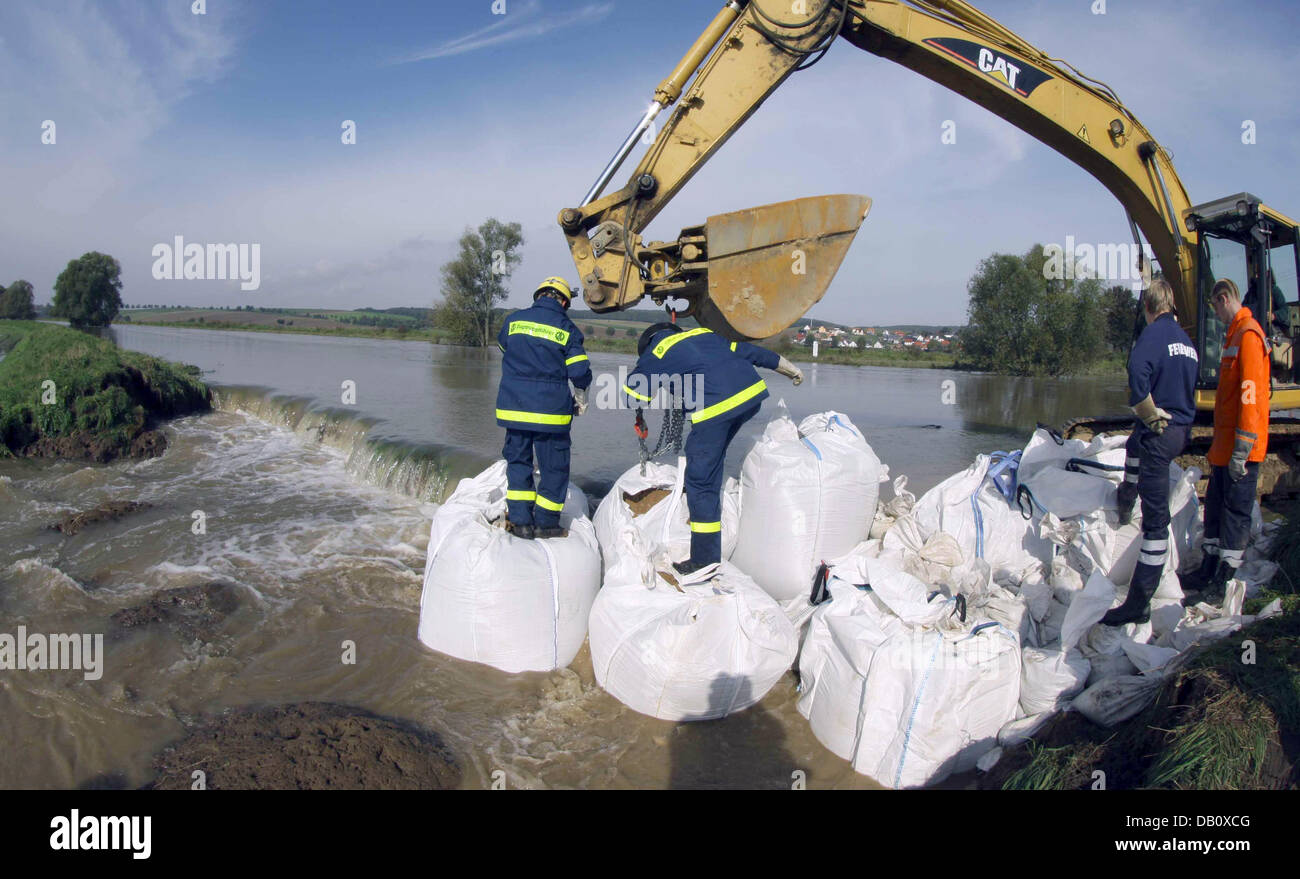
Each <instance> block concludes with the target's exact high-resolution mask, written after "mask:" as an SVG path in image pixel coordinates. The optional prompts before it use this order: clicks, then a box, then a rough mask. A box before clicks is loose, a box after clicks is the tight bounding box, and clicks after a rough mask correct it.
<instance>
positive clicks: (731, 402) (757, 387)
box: [691, 378, 767, 424]
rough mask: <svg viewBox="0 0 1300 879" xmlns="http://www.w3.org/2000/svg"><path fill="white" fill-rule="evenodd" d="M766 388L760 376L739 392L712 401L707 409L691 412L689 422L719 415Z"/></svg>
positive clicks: (696, 421) (693, 422)
mask: <svg viewBox="0 0 1300 879" xmlns="http://www.w3.org/2000/svg"><path fill="white" fill-rule="evenodd" d="M766 390H767V385H766V384H764V383H763V380H762V379H761V378H760V379H759V380H758V381H756V382H754V383H753V384H752V385H750V386H749V387H747V388H745V389H744V390H743V391H741V392H740V393H739V394H732V395H731V396H730V397H728V398H727V399H725V400H722V401H721V402H718V403H714V404H713V405H712V406H710V407H709V408H707V409H701V410H700V411H699V412H693V413H691V423H692V424H698V423H699V422H701V421H707V420H708V419H710V418H712V417H713V416H715V415H721V414H722V413H723V412H727V411H728V410H731V409H735V408H736V407H737V406H739V405H740V404H741V403H744V402H746V401H748V400H752V399H754V398H755V397H757V396H758V395H759V394H761V393H763V391H766Z"/></svg>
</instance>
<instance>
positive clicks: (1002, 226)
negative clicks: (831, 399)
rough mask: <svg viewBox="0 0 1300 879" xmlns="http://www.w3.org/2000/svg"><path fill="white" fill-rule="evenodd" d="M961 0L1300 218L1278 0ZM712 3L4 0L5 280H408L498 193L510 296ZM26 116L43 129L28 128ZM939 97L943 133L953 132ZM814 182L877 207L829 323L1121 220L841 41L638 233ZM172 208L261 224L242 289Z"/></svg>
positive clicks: (1219, 189) (903, 302) (797, 192)
mask: <svg viewBox="0 0 1300 879" xmlns="http://www.w3.org/2000/svg"><path fill="white" fill-rule="evenodd" d="M768 2H771V0H768ZM977 5H978V6H979V7H980V8H981V9H982V10H983V11H985V12H987V13H988V14H990V15H992V16H994V17H996V18H998V19H999V20H1001V21H1002V22H1003V23H1004V24H1006V25H1007V26H1009V27H1011V28H1012V29H1014V30H1016V31H1018V32H1019V33H1020V34H1021V35H1022V36H1024V37H1026V38H1027V39H1029V40H1030V41H1031V42H1034V43H1035V44H1037V45H1039V46H1040V47H1042V48H1044V49H1045V50H1047V51H1048V52H1049V53H1051V54H1053V55H1055V56H1056V57H1060V58H1064V59H1066V60H1068V61H1070V62H1071V63H1073V64H1074V65H1075V66H1076V67H1078V68H1080V69H1081V70H1083V71H1084V72H1085V73H1088V74H1089V75H1091V76H1093V77H1096V78H1098V79H1102V80H1104V81H1106V82H1107V83H1109V84H1110V85H1112V86H1113V87H1114V88H1115V89H1116V90H1117V91H1118V92H1119V94H1120V96H1121V97H1122V98H1123V99H1124V101H1125V102H1126V103H1127V104H1128V105H1129V107H1130V108H1131V109H1133V110H1134V112H1135V113H1136V114H1137V115H1138V116H1139V118H1141V119H1142V121H1143V122H1144V123H1145V124H1146V125H1147V127H1148V128H1150V129H1151V130H1152V131H1153V133H1154V134H1155V135H1156V137H1157V138H1158V139H1159V140H1160V141H1161V142H1162V143H1163V144H1164V145H1165V146H1166V147H1167V148H1168V149H1170V150H1171V151H1172V153H1173V156H1174V161H1175V164H1176V166H1177V168H1178V170H1179V172H1180V175H1181V176H1182V178H1183V181H1184V183H1185V184H1186V186H1187V188H1188V190H1189V193H1190V194H1191V197H1192V199H1193V200H1194V201H1208V200H1210V199H1212V198H1217V197H1219V196H1223V195H1227V194H1230V193H1235V192H1238V191H1241V190H1249V191H1252V192H1254V193H1255V194H1257V195H1259V196H1261V197H1262V198H1264V199H1265V200H1266V201H1267V202H1268V203H1270V204H1272V205H1273V206H1275V207H1277V208H1279V209H1281V210H1283V211H1285V212H1288V213H1290V214H1291V215H1293V216H1295V215H1300V183H1298V182H1297V179H1296V174H1295V170H1294V169H1295V165H1296V156H1297V147H1298V146H1300V115H1298V113H1297V107H1298V106H1300V102H1298V101H1297V100H1296V94H1295V88H1296V85H1295V84H1296V83H1297V82H1298V81H1300V58H1298V56H1297V53H1296V51H1295V49H1294V47H1293V43H1294V39H1295V37H1294V34H1295V31H1296V25H1297V23H1298V19H1300V7H1297V6H1296V4H1294V3H1291V2H1281V0H1274V2H1262V0H1261V2H1233V3H1230V4H1225V3H1223V2H1221V0H1142V2H1137V0H1108V2H1107V4H1106V5H1107V12H1106V14H1105V15H1094V14H1092V12H1091V8H1090V7H1091V6H1092V0H1052V2H1045V0H1038V2H1029V0H983V2H980V3H977ZM720 6H721V3H720V2H719V0H656V2H632V0H574V2H565V0H506V14H505V15H493V14H492V2H491V0H469V2H428V0H418V2H417V0H409V2H383V0H371V2H365V3H362V2H343V0H312V2H287V0H285V2H277V0H266V2H241V0H207V3H206V7H207V14H206V15H193V14H192V13H191V3H190V0H152V2H148V0H122V2H72V0H41V2H37V0H6V2H5V3H4V4H3V5H2V6H0V121H2V122H3V124H0V192H3V193H4V195H5V198H4V209H3V210H0V283H8V282H9V281H11V280H13V279H16V278H19V277H23V278H26V279H28V280H30V281H32V282H33V284H35V286H36V289H37V299H38V301H47V300H48V298H49V296H50V295H51V292H50V291H51V287H52V285H53V283H54V279H55V277H57V275H58V273H59V271H60V270H61V269H62V268H63V266H64V265H65V264H66V263H67V261H68V260H69V259H71V258H73V257H75V256H77V255H79V254H81V253H83V252H85V251H87V250H102V251H105V252H108V253H111V254H113V255H114V256H116V257H117V258H118V259H119V261H120V262H121V263H122V266H123V282H124V290H123V296H124V299H125V300H126V301H127V302H129V303H149V302H166V303H176V304H193V305H209V304H219V305H244V304H252V305H255V306H276V305H279V306H301V305H317V306H323V307H345V308H354V307H360V306H378V307H385V306H393V305H428V304H432V303H433V302H434V301H435V300H436V299H437V298H438V291H437V278H438V267H439V266H440V265H441V264H442V263H443V262H445V261H446V260H447V259H449V258H450V257H451V256H452V255H453V254H454V251H455V240H456V238H457V236H458V235H459V233H460V232H461V230H462V229H463V228H464V227H465V226H466V225H477V224H478V223H479V222H481V221H482V220H483V219H484V218H486V217H488V216H496V217H499V218H501V219H509V220H518V221H519V222H521V223H522V224H523V226H524V230H525V235H526V238H527V243H526V246H525V248H524V257H525V258H524V263H523V265H522V266H521V267H520V269H519V270H518V271H517V272H516V274H515V277H514V279H513V282H512V286H513V293H512V296H511V300H510V302H511V303H512V304H516V305H522V304H524V303H525V302H526V301H527V299H528V293H529V291H530V290H531V289H532V287H533V286H534V285H535V283H536V281H537V280H539V279H540V278H542V277H544V276H546V275H551V274H562V275H564V276H567V277H573V276H574V275H575V271H574V269H573V266H572V263H571V262H570V260H569V257H568V253H567V250H566V249H565V247H564V242H563V238H562V236H561V235H560V232H559V230H558V227H557V226H556V225H555V223H554V217H555V214H556V212H557V211H558V210H559V209H560V208H562V207H565V206H569V205H571V204H574V203H576V202H577V201H578V199H579V198H580V197H581V195H582V193H583V192H584V191H585V190H586V188H587V186H588V185H589V184H590V183H591V181H592V180H593V179H594V177H595V176H596V174H597V173H598V172H599V170H600V168H601V167H602V166H603V165H604V162H605V160H606V159H607V158H608V156H609V155H610V154H611V153H612V151H613V150H614V148H615V147H616V146H617V144H618V142H619V141H620V140H621V138H622V136H623V135H624V134H625V133H626V131H627V130H628V129H629V128H630V126H631V125H632V124H633V122H635V120H636V117H637V116H638V114H639V113H640V111H641V110H642V109H643V108H644V106H645V103H646V101H647V99H648V98H649V95H650V93H651V91H652V90H653V88H654V86H655V85H656V84H657V83H658V82H659V81H660V80H661V79H662V78H663V76H664V75H665V74H666V73H667V71H668V70H669V69H670V68H671V67H672V65H673V64H674V63H675V62H676V60H677V59H678V57H680V55H681V53H682V52H683V51H684V49H685V48H686V47H687V46H688V45H689V44H690V42H691V41H692V40H693V39H694V38H695V36H696V35H697V34H698V33H699V31H700V30H701V29H702V28H703V26H704V25H705V24H706V23H707V22H708V21H709V20H710V19H711V18H712V16H713V15H714V13H715V12H716V11H717V9H718V8H720ZM1234 58H1241V59H1243V60H1241V61H1239V62H1236V61H1233V59H1234ZM47 119H49V120H53V121H54V122H55V124H56V125H57V142H56V143H55V144H53V145H48V144H42V143H41V125H42V122H43V121H44V120H47ZM345 119H352V120H355V121H356V124H357V143H356V144H355V145H352V146H345V145H343V144H342V143H341V142H340V133H341V128H340V126H341V124H342V121H343V120H345ZM949 119H951V120H953V121H955V122H956V123H957V132H958V139H957V144H955V145H948V146H945V145H942V144H941V143H940V128H941V125H942V124H943V122H944V120H949ZM1244 119H1252V120H1254V121H1255V123H1256V125H1257V130H1258V142H1257V143H1256V144H1255V145H1253V146H1246V145H1243V144H1242V143H1241V138H1240V133H1241V123H1242V120H1244ZM630 168H631V164H630V163H629V165H628V166H627V168H626V170H630ZM620 176H621V175H620ZM831 192H860V193H863V194H865V195H869V196H871V197H872V198H873V199H874V202H875V203H874V207H873V209H872V213H871V216H870V217H869V218H868V219H867V221H866V223H865V224H864V225H863V227H862V231H861V232H860V233H859V235H858V239H857V241H856V242H855V244H854V246H853V248H852V250H851V251H850V255H849V257H848V259H847V260H846V262H845V264H844V266H843V268H842V269H841V271H840V273H839V275H838V276H837V278H836V280H835V282H834V283H833V284H832V286H831V288H830V291H829V292H828V293H827V296H826V299H825V300H824V301H823V304H822V305H819V306H817V307H816V309H815V310H814V313H815V314H817V315H818V316H822V317H825V318H830V319H837V320H843V321H847V322H854V323H904V322H927V323H930V322H932V323H960V322H962V321H963V320H964V317H965V312H966V299H967V297H966V281H967V279H968V278H969V277H970V275H971V273H972V271H973V270H974V269H975V267H976V265H977V264H978V262H979V260H980V259H982V258H983V257H985V256H987V255H988V254H990V253H992V252H995V251H1002V252H1007V251H1012V252H1022V251H1024V250H1026V249H1028V248H1029V246H1030V245H1032V244H1033V243H1034V242H1036V241H1041V242H1045V243H1046V242H1050V241H1054V242H1063V241H1064V240H1065V237H1066V236H1067V235H1073V236H1074V237H1075V239H1076V240H1078V241H1081V242H1112V241H1118V242H1123V241H1126V240H1127V236H1128V231H1127V226H1126V224H1125V220H1124V214H1123V211H1122V209H1121V208H1120V206H1119V205H1118V204H1117V203H1116V202H1115V201H1114V199H1113V198H1112V197H1111V196H1110V195H1109V193H1107V192H1106V191H1105V190H1104V189H1103V188H1102V187H1101V186H1100V184H1098V183H1096V182H1095V181H1094V180H1093V179H1092V178H1091V177H1089V176H1088V175H1087V174H1085V173H1084V172H1083V171H1081V170H1079V169H1078V168H1076V167H1075V166H1074V165H1072V164H1070V163H1069V162H1068V161H1066V160H1065V159H1063V158H1061V157H1060V156H1059V155H1057V154H1056V153H1055V152H1053V151H1052V150H1050V149H1049V148H1047V147H1045V146H1043V145H1042V144H1039V143H1037V142H1036V141H1034V140H1032V139H1031V138H1029V137H1027V136H1025V135H1023V134H1021V133H1020V132H1019V131H1017V130H1016V129H1015V128H1013V127H1012V126H1010V125H1009V124H1007V123H1005V122H1003V121H1002V120H1000V119H998V118H996V117H994V116H993V115H992V114H990V113H988V112H987V111H984V110H982V109H980V108H979V107H977V106H975V105H973V104H971V103H969V102H968V101H966V100H965V99H964V98H961V97H960V96H958V95H956V94H953V93H951V92H948V91H947V90H945V89H943V88H941V87H939V86H937V85H934V84H932V83H930V82H929V81H927V80H925V79H923V78H921V77H919V76H917V75H915V74H913V73H910V72H908V71H906V70H904V69H903V68H900V67H898V66H896V65H894V64H891V63H890V62H888V61H885V60H883V59H880V58H877V57H875V56H872V55H869V54H867V53H864V52H861V51H859V50H858V49H856V48H854V47H853V46H851V45H849V44H848V43H846V42H843V41H840V42H839V43H838V44H837V45H836V46H835V47H834V48H833V49H832V51H831V52H830V54H829V55H828V56H827V58H826V59H825V60H824V61H823V62H822V63H821V64H819V65H818V66H817V67H815V68H813V69H812V70H810V71H808V72H806V73H800V74H796V75H795V76H794V77H792V78H791V79H790V80H789V81H787V83H786V84H785V85H784V86H783V87H782V88H781V89H780V90H779V91H778V92H777V93H776V94H775V95H774V96H773V97H772V98H771V99H770V100H769V101H768V102H767V103H766V104H765V105H764V106H763V107H762V108H761V109H760V110H759V112H758V113H757V114H756V115H755V116H754V117H753V118H752V119H751V120H750V121H749V123H747V124H746V126H745V127H744V128H743V129H742V130H741V131H740V132H739V133H738V134H737V135H736V136H735V137H733V138H732V140H731V141H730V142H728V144H727V145H725V146H724V147H723V148H722V150H721V151H720V152H719V153H718V155H717V156H716V157H715V158H714V159H713V160H712V161H711V162H710V163H709V164H708V165H707V166H706V167H705V168H704V169H703V170H702V171H701V172H700V173H699V174H698V175H697V176H696V177H695V178H694V179H693V180H692V181H691V183H690V184H689V185H688V186H687V188H686V189H685V190H684V191H683V192H682V193H681V194H680V195H679V196H678V197H677V198H676V199H675V200H674V202H673V203H672V204H671V205H669V207H668V208H667V209H666V210H665V211H664V212H663V213H662V214H661V215H660V216H659V217H658V218H657V219H656V220H655V222H654V223H653V224H652V225H651V226H650V228H649V229H648V230H647V235H646V237H647V238H648V239H667V238H672V237H675V235H676V233H677V231H678V230H679V229H680V228H681V227H683V226H685V225H690V224H693V223H698V222H700V221H702V220H703V219H704V218H705V217H707V216H708V215H710V214H714V213H721V212H724V211H730V210H736V209H739V208H744V207H750V206H753V205H759V204H766V203H769V202H773V201H780V200H783V199H788V198H797V197H800V196H805V195H815V194H821V193H831ZM175 235H183V236H185V238H186V240H187V241H192V242H200V243H213V242H236V243H239V242H246V243H258V244H260V245H261V252H262V259H261V262H262V284H261V288H260V289H259V290H256V291H249V292H242V291H241V290H240V289H239V285H238V283H237V282H226V281H157V280H154V279H153V278H152V277H151V274H150V267H151V265H152V262H153V257H152V255H151V251H152V248H153V246H154V245H155V244H157V243H159V242H170V241H171V240H172V239H173V237H174V236H175Z"/></svg>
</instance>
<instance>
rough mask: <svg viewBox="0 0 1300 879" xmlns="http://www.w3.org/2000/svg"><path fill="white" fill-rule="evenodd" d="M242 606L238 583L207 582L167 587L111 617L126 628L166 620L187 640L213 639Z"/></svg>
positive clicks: (119, 625) (164, 621) (165, 621)
mask: <svg viewBox="0 0 1300 879" xmlns="http://www.w3.org/2000/svg"><path fill="white" fill-rule="evenodd" d="M238 607H239V588H238V587H237V586H233V585H231V584H229V583H204V584H203V585H201V586H182V587H180V588H177V589H164V590H163V591H161V592H158V593H156V594H155V595H154V596H153V597H152V598H150V599H149V600H148V601H146V602H144V603H143V604H137V605H135V606H134V607H128V608H124V609H123V610H119V611H118V612H117V613H115V614H113V616H112V618H111V619H112V621H113V624H114V625H116V626H118V627H120V628H122V629H133V628H136V627H138V626H147V625H150V624H153V623H165V624H167V625H168V626H170V627H171V628H172V629H173V630H174V631H175V632H176V633H177V634H178V635H179V636H180V637H181V638H182V639H184V640H185V641H211V640H213V638H215V637H216V634H217V632H218V631H219V629H220V627H221V625H222V623H223V622H225V619H226V617H228V616H230V615H231V614H232V613H234V612H235V610H236V609H237V608H238Z"/></svg>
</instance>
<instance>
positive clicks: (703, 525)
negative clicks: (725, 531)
mask: <svg viewBox="0 0 1300 879" xmlns="http://www.w3.org/2000/svg"><path fill="white" fill-rule="evenodd" d="M691 530H692V531H694V532H695V533H696V534H717V533H718V532H719V531H721V530H722V523H721V522H692V523H691Z"/></svg>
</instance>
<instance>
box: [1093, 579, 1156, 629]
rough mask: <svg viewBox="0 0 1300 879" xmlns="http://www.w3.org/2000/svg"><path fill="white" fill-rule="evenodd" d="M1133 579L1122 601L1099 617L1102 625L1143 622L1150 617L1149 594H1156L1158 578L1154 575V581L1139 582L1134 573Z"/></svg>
mask: <svg viewBox="0 0 1300 879" xmlns="http://www.w3.org/2000/svg"><path fill="white" fill-rule="evenodd" d="M1133 580H1134V582H1133V583H1131V584H1129V587H1128V595H1126V596H1124V603H1123V604H1121V605H1120V606H1119V607H1113V608H1111V609H1110V610H1108V611H1106V615H1105V616H1104V617H1102V618H1101V624H1102V625H1103V626H1122V625H1125V624H1126V623H1145V622H1147V621H1148V620H1150V619H1151V596H1153V595H1155V594H1156V589H1157V588H1158V587H1159V586H1160V578H1159V577H1156V578H1155V582H1153V583H1150V584H1146V583H1139V582H1137V580H1138V576H1137V575H1136V574H1134V575H1133Z"/></svg>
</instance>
